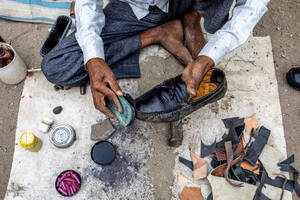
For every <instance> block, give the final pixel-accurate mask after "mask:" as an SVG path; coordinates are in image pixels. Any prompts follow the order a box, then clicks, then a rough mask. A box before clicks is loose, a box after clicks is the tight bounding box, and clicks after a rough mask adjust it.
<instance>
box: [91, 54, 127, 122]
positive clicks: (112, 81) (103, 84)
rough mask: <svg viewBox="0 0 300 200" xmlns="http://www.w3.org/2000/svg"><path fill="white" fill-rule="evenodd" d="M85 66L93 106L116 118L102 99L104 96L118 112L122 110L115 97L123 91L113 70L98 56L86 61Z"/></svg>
mask: <svg viewBox="0 0 300 200" xmlns="http://www.w3.org/2000/svg"><path fill="white" fill-rule="evenodd" d="M86 67H87V70H88V72H89V76H90V84H91V90H92V95H93V100H94V105H95V108H96V109H98V110H100V111H101V112H103V113H104V114H106V115H107V116H108V117H110V118H113V119H115V120H116V119H117V118H116V116H115V115H114V114H113V113H112V112H111V111H110V110H109V109H108V108H107V107H106V104H105V100H104V98H105V97H107V98H108V99H110V100H111V101H112V102H113V103H114V104H115V106H116V107H117V109H118V111H119V112H120V113H121V112H123V111H122V106H121V104H120V102H119V99H118V97H117V95H118V96H122V95H123V93H122V90H121V88H120V86H119V85H118V83H117V81H116V78H115V76H114V74H113V72H112V71H111V69H110V68H109V67H108V66H107V64H106V63H105V61H104V60H103V59H100V58H92V59H90V60H89V61H88V62H87V64H86ZM108 86H109V87H108Z"/></svg>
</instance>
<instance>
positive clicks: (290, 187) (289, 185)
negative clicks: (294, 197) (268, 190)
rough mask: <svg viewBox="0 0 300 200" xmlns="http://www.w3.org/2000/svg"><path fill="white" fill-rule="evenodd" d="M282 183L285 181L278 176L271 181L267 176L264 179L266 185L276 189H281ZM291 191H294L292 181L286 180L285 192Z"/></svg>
mask: <svg viewBox="0 0 300 200" xmlns="http://www.w3.org/2000/svg"><path fill="white" fill-rule="evenodd" d="M284 181H285V179H284V178H282V177H280V176H276V178H275V179H271V178H270V177H269V176H268V177H267V178H266V184H268V185H272V186H274V187H278V188H282V186H283V183H284ZM293 189H294V181H291V180H288V181H287V183H286V185H285V190H288V191H290V192H293Z"/></svg>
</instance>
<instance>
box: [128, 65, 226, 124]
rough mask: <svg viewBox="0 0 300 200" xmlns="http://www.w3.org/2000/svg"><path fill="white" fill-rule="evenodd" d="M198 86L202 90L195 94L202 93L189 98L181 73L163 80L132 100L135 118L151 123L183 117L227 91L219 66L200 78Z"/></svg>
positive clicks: (217, 98)
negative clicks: (201, 79)
mask: <svg viewBox="0 0 300 200" xmlns="http://www.w3.org/2000/svg"><path fill="white" fill-rule="evenodd" d="M212 83H214V84H212ZM200 86H201V88H202V89H203V90H204V91H197V95H201V96H200V97H194V98H193V99H192V100H191V101H188V99H189V94H188V92H187V88H186V85H185V83H184V81H183V80H182V79H181V75H178V76H176V77H174V78H171V79H169V80H166V81H164V82H163V83H161V84H159V85H157V86H156V87H154V88H152V89H151V90H150V91H148V92H146V93H145V94H143V95H142V96H140V97H138V98H137V99H135V101H134V104H135V105H134V107H135V110H136V118H138V119H140V120H144V121H153V122H155V121H156V122H170V121H176V120H180V119H182V118H184V117H185V116H187V115H189V114H191V113H192V112H194V111H195V110H198V109H199V108H201V107H203V106H205V105H207V104H209V103H212V102H215V101H217V100H219V99H221V98H222V97H224V95H225V93H226V91H227V81H226V78H225V73H224V72H223V71H222V70H220V69H215V68H214V69H212V70H211V71H210V72H208V73H207V74H206V76H205V77H204V78H203V81H202V82H201V83H200ZM201 88H200V89H201Z"/></svg>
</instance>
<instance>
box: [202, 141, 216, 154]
mask: <svg viewBox="0 0 300 200" xmlns="http://www.w3.org/2000/svg"><path fill="white" fill-rule="evenodd" d="M216 144H217V142H216V140H215V141H214V143H212V144H211V145H205V144H204V143H203V142H202V141H201V158H204V157H206V156H208V155H211V154H213V153H214V152H215V150H216Z"/></svg>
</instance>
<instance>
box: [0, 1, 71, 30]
mask: <svg viewBox="0 0 300 200" xmlns="http://www.w3.org/2000/svg"><path fill="white" fill-rule="evenodd" d="M70 6H71V0H64V1H61V0H60V1H58V0H56V1H55V0H49V1H45V0H0V18H4V19H8V20H14V21H25V22H37V23H48V24H53V23H54V22H55V19H56V18H57V17H58V16H60V15H67V16H69V14H70Z"/></svg>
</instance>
